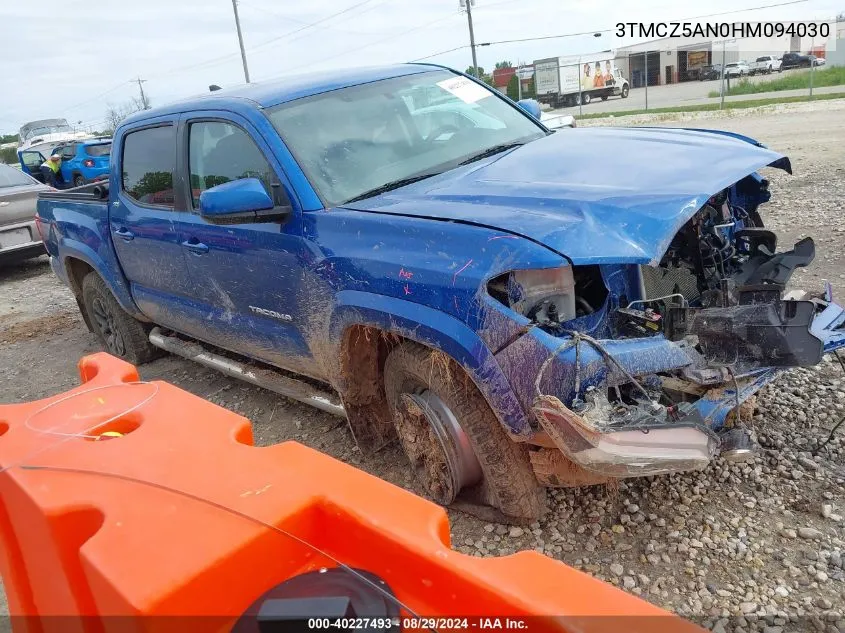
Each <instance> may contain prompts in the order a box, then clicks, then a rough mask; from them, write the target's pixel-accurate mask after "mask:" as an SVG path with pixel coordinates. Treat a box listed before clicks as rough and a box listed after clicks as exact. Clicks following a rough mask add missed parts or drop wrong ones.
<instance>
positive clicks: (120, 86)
mask: <svg viewBox="0 0 845 633" xmlns="http://www.w3.org/2000/svg"><path fill="white" fill-rule="evenodd" d="M125 86H126V84H125V83H123V82H121V83H119V84H117V85H116V86H113V87H112V88H109V89H108V90H106V91H105V92H101V93H100V94H98V95H97V96H96V97H91V98H90V99H86V100H85V101H82V102H80V103H77V104H76V105H72V106H70V107H69V108H65V111H67V110H76V109H77V108H81V107H82V106H84V105H88V104H89V103H93V102H94V101H96V100H97V99H101V98H102V97H105V96H106V95H107V94H111V93H112V92H115V91H116V90H118V89H120V88H124V87H125Z"/></svg>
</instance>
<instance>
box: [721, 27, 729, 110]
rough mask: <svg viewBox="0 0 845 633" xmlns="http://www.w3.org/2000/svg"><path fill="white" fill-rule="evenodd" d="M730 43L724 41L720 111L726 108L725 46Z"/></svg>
mask: <svg viewBox="0 0 845 633" xmlns="http://www.w3.org/2000/svg"><path fill="white" fill-rule="evenodd" d="M727 43H728V40H722V77H721V81H722V85H721V88H722V89H721V90H720V91H719V92H720V93H721V95H722V98H721V99H720V100H719V109H720V110H721V109H722V108H723V107H725V45H726V44H727Z"/></svg>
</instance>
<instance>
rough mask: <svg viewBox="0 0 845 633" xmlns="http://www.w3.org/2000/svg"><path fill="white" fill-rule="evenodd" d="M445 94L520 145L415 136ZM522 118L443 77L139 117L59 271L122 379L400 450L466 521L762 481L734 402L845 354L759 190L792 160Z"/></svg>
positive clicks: (69, 239)
mask: <svg viewBox="0 0 845 633" xmlns="http://www.w3.org/2000/svg"><path fill="white" fill-rule="evenodd" d="M432 93H435V94H437V95H439V97H438V98H437V99H434V101H435V102H439V105H438V106H437V107H438V108H442V107H443V105H444V104H448V105H449V108H448V109H450V110H453V111H460V110H462V109H463V110H466V111H468V112H469V111H472V112H474V113H475V114H482V115H483V116H484V119H485V120H495V121H498V123H497V124H496V125H495V126H493V125H484V126H477V125H466V126H462V127H460V128H459V129H456V127H455V125H454V124H453V123H452V122H448V121H446V122H444V123H443V124H442V126H441V127H439V128H437V127H431V125H429V124H428V123H426V125H424V126H422V127H419V126H418V124H419V123H421V122H429V121H430V120H431V119H430V114H431V110H430V109H429V108H430V107H431V105H430V103H431V100H430V99H429V97H430V96H431V94H432ZM417 95H419V97H420V98H419V99H418V98H416V96H417ZM534 106H535V107H536V104H534ZM444 109H445V108H444ZM530 111H531V108H530V107H528V106H526V105H523V106H521V107H520V106H519V105H515V104H514V103H513V102H511V101H510V100H509V99H507V98H506V97H505V96H503V95H502V94H501V93H499V92H498V91H496V90H493V89H492V88H490V87H489V86H486V85H485V84H483V83H481V82H480V81H478V80H476V79H474V78H472V77H469V76H467V75H464V74H462V73H458V72H455V71H452V70H449V69H446V68H443V67H433V66H429V65H424V64H406V65H397V66H388V67H382V68H366V69H354V70H349V71H336V72H334V73H321V74H319V75H303V76H300V77H297V78H290V79H285V80H282V81H280V82H277V83H266V84H251V85H247V86H242V87H239V88H236V89H232V90H228V91H216V92H213V93H209V94H208V95H205V96H201V97H197V98H194V99H191V100H186V101H181V102H179V103H176V104H173V105H169V106H163V107H159V108H155V109H152V110H146V111H143V112H140V113H138V114H135V115H134V116H132V117H130V118H129V119H127V120H126V121H124V122H123V123H122V124H121V125H120V126H119V128H118V129H117V130H116V132H115V136H114V152H113V156H114V161H115V163H114V164H113V165H112V169H111V176H110V180H109V181H108V183H107V184H103V185H96V186H95V185H88V186H86V187H85V188H83V189H82V190H75V191H74V192H62V191H56V192H49V193H43V194H41V197H40V200H39V202H38V214H39V216H40V218H41V219H42V222H43V223H44V226H45V227H46V233H45V242H46V245H47V250H48V251H49V254H50V261H51V265H52V267H53V270H54V271H55V272H56V274H57V275H58V276H59V277H60V278H61V279H62V280H63V281H64V282H65V283H66V284H67V285H68V286H69V288H70V289H71V290H72V292H73V294H74V295H75V296H76V297H77V300H78V305H79V306H80V309H81V310H82V314H83V318H84V320H85V323H86V324H87V325H88V327H89V328H90V329H91V331H92V332H94V333H95V334H96V335H97V336H98V337H99V338H100V340H101V341H102V343H103V345H104V346H105V347H106V349H107V350H108V351H109V352H110V353H112V354H114V355H116V356H120V357H122V358H124V359H126V360H129V361H131V362H133V363H142V362H144V361H147V360H149V359H151V358H153V357H154V356H155V354H156V353H160V351H161V350H166V351H170V352H173V353H176V354H180V355H183V356H185V357H187V358H190V359H192V360H194V361H195V362H198V363H202V364H204V365H207V366H210V367H215V368H217V369H219V370H221V371H224V372H226V373H228V374H230V375H233V376H237V377H239V378H241V379H243V380H247V381H249V382H252V383H254V384H260V385H263V386H266V387H268V388H271V389H273V390H274V391H276V392H279V393H284V394H285V395H288V396H290V397H292V398H296V399H298V400H302V401H304V402H308V403H309V404H311V405H313V406H316V407H319V408H321V409H324V410H327V411H331V412H332V413H335V414H339V415H345V416H346V418H347V420H348V424H349V428H350V430H351V432H352V434H353V436H354V437H355V439H356V441H357V442H358V444H359V446H360V447H361V450H362V451H371V450H374V449H377V448H379V447H381V446H384V445H386V444H387V443H389V442H390V441H391V440H392V439H393V438H396V437H398V439H399V441H400V443H401V445H402V447H403V448H404V450H405V452H406V454H407V455H408V458H409V462H410V466H411V468H412V469H413V472H414V473H415V474H416V475H417V477H418V480H419V482H420V487H421V488H422V489H423V490H424V491H425V492H426V494H428V495H429V496H430V497H431V498H432V499H434V500H436V501H437V502H439V503H442V504H444V505H448V504H453V503H458V504H460V507H461V508H469V509H472V510H473V511H475V509H478V514H482V513H483V512H486V513H487V514H486V516H488V517H489V516H491V513H492V514H493V515H495V516H496V517H504V518H510V519H511V520H518V521H531V520H535V519H537V518H538V517H539V516H541V515H542V514H543V511H544V507H545V502H544V499H545V493H544V490H543V487H545V486H573V485H576V486H577V485H585V484H590V483H598V482H608V481H611V480H614V479H618V478H623V477H637V476H648V475H657V474H663V473H669V472H676V471H688V470H695V469H700V468H704V467H706V466H707V464H708V463H709V462H710V461H711V460H712V459H713V458H714V457H715V456H716V455H717V454H721V455H722V456H723V457H724V458H725V459H738V458H740V457H742V456H747V454H748V452H749V451H748V448H747V446H748V444H747V443H749V442H751V437H750V435H749V433H748V432H747V431H745V430H743V428H742V425H741V418H740V406H741V405H742V403H743V402H744V401H745V400H746V399H747V398H749V397H750V396H752V395H753V394H754V393H756V392H757V391H758V390H759V389H761V388H762V387H763V386H764V385H766V384H767V383H769V382H770V381H772V380H773V379H775V378H776V377H777V376H779V375H780V374H781V372H782V371H783V370H785V369H788V368H790V367H796V366H813V365H817V364H819V363H820V362H821V361H822V356H823V354H824V353H825V352H829V351H832V350H835V349H838V348H840V347H845V310H843V309H842V308H840V307H839V306H837V305H836V304H835V303H833V302H832V301H831V298H830V296H829V294H828V293H817V294H815V295H812V296H807V297H803V298H801V297H796V296H795V295H793V294H792V292H794V291H792V292H791V293H790V294H789V295H788V296H787V295H786V284H787V283H788V282H789V279H790V276H791V273H792V272H793V270H794V269H795V268H796V267H802V266H806V265H808V264H809V263H810V262H811V261H812V260H813V258H814V256H815V247H814V244H813V241H812V239H811V238H804V239H802V240H801V241H800V242H798V244H796V245H795V247H794V248H792V249H791V250H787V251H786V252H783V251H780V252H779V251H778V249H777V237H776V235H775V233H774V232H772V231H771V230H768V229H765V228H763V226H764V222H763V217H762V211H763V208H762V207H763V203H765V202H767V201H768V200H769V198H770V197H771V195H772V194H771V192H770V191H769V182H768V181H767V180H765V179H764V178H762V177H761V176H760V175H759V174H758V173H757V170H759V169H761V168H763V167H766V166H769V167H773V168H780V169H783V170H785V171H787V172H790V171H791V167H790V163H789V160H788V159H787V158H786V157H785V156H783V155H781V154H779V153H777V152H775V151H773V150H770V149H767V148H765V147H764V146H762V145H761V144H760V143H758V142H757V141H755V140H753V139H750V138H747V137H745V136H741V135H738V134H733V133H729V132H720V131H715V130H692V129H670V128H605V127H578V128H574V129H567V130H565V131H560V132H557V133H552V132H551V131H550V130H549V129H548V128H547V127H545V126H544V125H543V124H542V123H541V121H540V120H539V119H538V118H537V117H535V116H533V115H532V114H530ZM534 111H535V112H536V110H534ZM417 117H420V118H421V119H418V118H417ZM468 118H473V117H468ZM704 167H706V168H704ZM221 350H225V351H221ZM275 368H281V369H284V370H287V371H288V372H294V373H296V374H300V375H303V376H306V377H308V378H309V380H303V381H301V382H297V381H295V380H294V379H292V378H291V377H290V375H289V374H283V373H280V372H278V371H276V369H275ZM315 381H321V382H322V383H323V384H326V385H331V387H332V388H333V389H334V390H335V391H336V392H337V395H332V394H330V393H328V394H327V393H326V392H325V391H321V392H320V393H321V394H322V395H316V394H315V393H314V390H315V389H316V387H315V384H314V383H315ZM755 424H761V425H762V426H757V429H756V430H757V432H758V433H765V432H766V431H765V420H764V421H763V422H759V423H757V422H755ZM485 505H487V506H493V507H494V508H495V509H496V512H492V511H491V510H490V508H489V507H487V508H483V507H481V508H479V507H480V506H485ZM482 511H483V512H482Z"/></svg>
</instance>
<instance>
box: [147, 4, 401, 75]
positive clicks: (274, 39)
mask: <svg viewBox="0 0 845 633" xmlns="http://www.w3.org/2000/svg"><path fill="white" fill-rule="evenodd" d="M370 2H373V0H362V1H361V2H358V3H356V4H353V5H351V6H349V7H346V8H345V9H342V10H340V11H337V12H335V13H332V14H330V15H327V16H326V17H324V18H321V19H319V20H317V21H316V22H308V23H306V24H304V25H303V26H300V27H299V28H296V29H294V30H292V31H287V32H286V33H282V34H281V35H277V36H276V37H272V38H270V39H269V40H264V41H263V42H260V43H258V44H256V45H255V46H253V47H252V48H249V49H247V52H249V53H252V52H254V51H256V50H258V49H259V48H262V47H264V46H267V45H268V44H272V43H273V42H277V41H279V40H281V39H284V38H286V37H289V36H291V35H295V34H296V33H301V32H302V31H305V30H307V29H310V28H313V27H315V26H317V25H319V24H322V23H324V22H327V21H329V20H331V19H332V18H336V17H338V16H340V15H343V14H345V13H349V12H350V11H352V10H354V9H357V8H358V7H362V6H364V5H365V4H369V3H370ZM384 2H386V0H381V1H380V2H379V3H378V4H384ZM237 56H238V53H227V54H226V55H221V56H220V57H214V58H212V59H207V60H205V61H201V62H197V63H194V64H189V65H188V66H182V67H179V68H175V69H172V70H169V71H167V72H163V73H161V74H160V75H158V76H164V75H167V76H170V75H175V74H177V73H182V72H185V71H188V70H196V69H198V68H204V67H209V66H215V65H217V64H218V63H220V62H222V61H226V60H229V59H232V58H234V57H237Z"/></svg>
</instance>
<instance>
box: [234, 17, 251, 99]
mask: <svg viewBox="0 0 845 633" xmlns="http://www.w3.org/2000/svg"><path fill="white" fill-rule="evenodd" d="M232 9H234V11H235V28H237V29H238V44H239V45H240V47H241V61H242V62H243V64H244V79H245V80H246V83H249V68H247V65H246V51H245V50H244V36H243V34H242V33H241V19H240V18H239V17H238V0H232Z"/></svg>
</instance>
